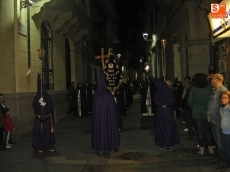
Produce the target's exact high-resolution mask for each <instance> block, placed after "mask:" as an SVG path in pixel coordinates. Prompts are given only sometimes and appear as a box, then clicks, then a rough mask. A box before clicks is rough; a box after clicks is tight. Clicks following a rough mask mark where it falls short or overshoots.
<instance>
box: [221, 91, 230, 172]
mask: <svg viewBox="0 0 230 172" xmlns="http://www.w3.org/2000/svg"><path fill="white" fill-rule="evenodd" d="M220 100H221V103H222V107H221V108H220V116H221V129H222V139H223V147H224V149H225V153H226V157H227V161H226V162H227V165H228V170H227V171H229V170H230V126H229V124H230V91H223V92H222V93H221V94H220Z"/></svg>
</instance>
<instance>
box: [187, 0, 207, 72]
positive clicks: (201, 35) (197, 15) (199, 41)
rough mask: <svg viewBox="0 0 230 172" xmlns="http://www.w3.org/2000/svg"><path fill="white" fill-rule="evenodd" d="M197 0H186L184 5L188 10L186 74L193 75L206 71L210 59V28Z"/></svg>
mask: <svg viewBox="0 0 230 172" xmlns="http://www.w3.org/2000/svg"><path fill="white" fill-rule="evenodd" d="M198 5H199V1H198V0H186V1H185V4H184V7H185V8H186V9H187V12H188V23H189V26H188V27H187V28H189V30H186V35H187V38H188V40H187V42H186V44H185V45H186V47H187V49H188V57H187V58H188V69H189V71H188V74H189V75H190V76H193V75H194V74H195V73H197V72H202V73H207V68H208V64H209V61H210V58H209V56H210V54H209V45H210V38H209V33H210V29H209V26H208V21H207V19H205V17H204V15H205V11H204V10H201V9H200V8H199V7H198Z"/></svg>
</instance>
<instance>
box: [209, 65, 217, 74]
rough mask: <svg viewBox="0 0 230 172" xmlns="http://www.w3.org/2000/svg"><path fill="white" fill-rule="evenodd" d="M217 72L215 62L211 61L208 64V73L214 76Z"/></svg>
mask: <svg viewBox="0 0 230 172" xmlns="http://www.w3.org/2000/svg"><path fill="white" fill-rule="evenodd" d="M215 73H216V68H215V65H214V64H213V63H210V65H209V66H208V74H209V75H210V76H212V75H214V74H215Z"/></svg>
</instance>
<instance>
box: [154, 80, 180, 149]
mask: <svg viewBox="0 0 230 172" xmlns="http://www.w3.org/2000/svg"><path fill="white" fill-rule="evenodd" d="M150 79H151V81H152V82H153V84H154V85H155V87H156V89H157V90H156V92H155V94H154V97H153V101H154V102H155V104H156V106H157V109H156V129H155V143H156V145H158V146H160V147H172V146H174V144H177V143H180V139H179V134H178V129H177V124H176V120H175V117H174V110H175V108H174V106H175V103H176V100H175V97H174V96H173V93H172V90H171V89H170V88H169V86H168V85H167V84H166V83H165V82H162V81H160V80H158V79H156V78H153V77H151V78H150ZM162 105H164V106H167V108H164V107H160V106H162Z"/></svg>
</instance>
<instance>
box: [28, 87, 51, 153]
mask: <svg viewBox="0 0 230 172" xmlns="http://www.w3.org/2000/svg"><path fill="white" fill-rule="evenodd" d="M40 97H41V92H40V91H38V92H37V94H36V96H35V97H34V101H33V104H32V107H33V110H34V113H35V115H36V116H35V119H34V130H33V141H32V147H33V148H34V149H35V150H51V149H53V148H54V145H55V138H54V133H53V121H52V116H51V114H52V113H53V100H52V98H51V97H50V95H49V94H48V93H47V92H46V90H43V91H42V97H43V102H45V103H46V105H45V107H44V108H41V105H40V103H39V99H40Z"/></svg>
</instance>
